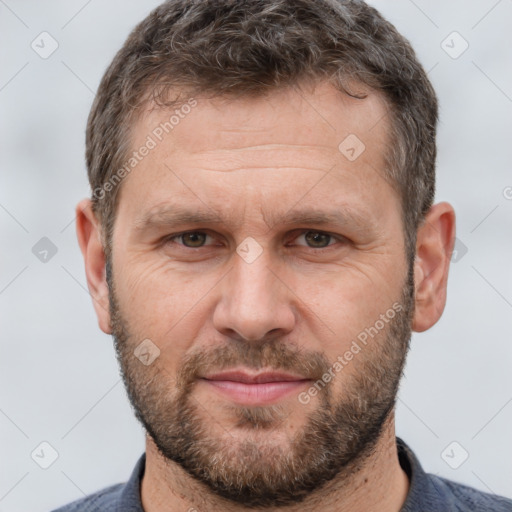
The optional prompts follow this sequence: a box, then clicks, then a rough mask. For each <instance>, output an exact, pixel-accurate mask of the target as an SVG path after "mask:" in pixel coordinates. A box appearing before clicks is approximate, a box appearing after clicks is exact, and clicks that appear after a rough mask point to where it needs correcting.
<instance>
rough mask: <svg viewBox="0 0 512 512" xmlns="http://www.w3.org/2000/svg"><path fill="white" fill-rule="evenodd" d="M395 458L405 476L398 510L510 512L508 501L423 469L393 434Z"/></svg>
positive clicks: (511, 508) (423, 511)
mask: <svg viewBox="0 0 512 512" xmlns="http://www.w3.org/2000/svg"><path fill="white" fill-rule="evenodd" d="M396 440H397V448H398V459H399V462H400V465H401V467H402V469H403V470H404V471H405V473H406V474H407V476H408V477H409V482H410V485H409V492H408V494H407V498H406V500H405V503H404V506H403V507H402V509H401V511H400V512H425V511H434V510H435V511H436V512H474V511H478V512H512V500H510V499H508V498H504V497H502V496H496V495H493V494H488V493H485V492H482V491H478V490H477V489H475V488H473V487H468V486H467V485H463V484H460V483H458V482H455V481H453V480H449V479H447V478H443V477H440V476H437V475H433V474H431V473H427V472H425V471H424V470H423V468H422V466H421V464H420V462H419V460H418V458H417V457H416V455H415V453H414V452H413V451H412V449H411V448H410V447H409V446H408V445H407V444H406V443H405V442H404V441H403V440H402V439H400V438H398V437H397V439H396Z"/></svg>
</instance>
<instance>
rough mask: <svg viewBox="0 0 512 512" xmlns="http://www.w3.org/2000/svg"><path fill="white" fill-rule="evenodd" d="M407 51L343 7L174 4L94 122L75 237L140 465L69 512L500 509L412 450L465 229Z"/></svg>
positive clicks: (150, 28)
mask: <svg viewBox="0 0 512 512" xmlns="http://www.w3.org/2000/svg"><path fill="white" fill-rule="evenodd" d="M436 124H437V100H436V96H435V92H434V91H433V89H432V86H431V84H430V83H429V81H428V78H427V76H426V74H425V72H424V70H423V68H422V67H421V65H420V64H419V63H418V61H417V59H416V57H415V54H414V52H413V50H412V49H411V47H410V45H409V43H408V42H407V41H406V40H404V38H403V37H402V36H400V35H399V34H398V33H397V32H396V30H395V29H394V27H393V26H392V25H390V24H389V23H388V22H386V21H385V20H384V19H383V18H382V17H381V16H380V15H379V13H378V12H377V11H375V10H374V9H372V8H370V7H368V6H367V5H366V4H365V3H363V2H361V1H346V0H315V1H314V2H312V1H307V0H275V1H272V0H236V1H234V0H216V1H213V0H212V1H205V0H173V1H170V2H167V3H165V4H163V5H161V6H160V7H159V8H157V9H156V10H155V11H154V12H153V13H151V14H150V15H149V16H148V18H147V19H145V20H144V21H143V22H142V23H141V24H140V25H139V26H137V27H136V28H135V30H134V31H133V32H132V34H131V35H130V36H129V38H128V40H127V41H126V43H125V44H124V46H123V48H122V49H121V50H120V51H119V53H118V54H117V56H116V57H115V59H114V61H113V62H112V64H111V65H110V67H109V69H108V70H107V72H106V74H105V76H104V78H103V80H102V82H101V84H100V87H99V90H98V94H97V97H96V100H95V102H94V105H93V108H92V111H91V114H90V118H89V122H88V127H87V165H88V172H89V179H90V183H91V188H92V198H91V199H87V200H83V201H82V202H80V204H79V205H78V206H77V232H78V239H79V243H80V247H81V250H82V253H83V255H84V260H85V267H86V274H87V281H88V285H89V289H90V291H91V295H92V297H93V299H94V300H93V302H94V307H95V310H96V313H97V316H98V321H99V325H100V328H101V329H102V330H103V331H104V332H105V333H111V334H112V335H113V337H114V342H115V347H116V352H117V355H118V359H119V363H120V366H121V370H122V375H123V378H124V382H125V385H126V388H127V391H128V395H129V397H130V400H131V403H132V405H133V408H134V410H135V413H136V416H137V418H138V419H139V420H140V421H141V423H142V424H143V426H144V428H145V430H146V432H147V436H146V453H145V454H144V455H143V456H142V457H141V458H140V460H139V462H138V463H137V466H136V468H135V469H134V470H133V473H132V476H131V478H130V480H129V481H128V482H127V484H123V485H122V484H118V485H116V486H113V487H110V488H108V489H105V490H103V491H101V492H99V493H96V494H95V495H92V496H89V497H86V498H85V499H83V500H81V501H79V502H76V503H74V504H71V505H68V506H67V507H64V508H62V509H60V510H61V511H85V510H87V511H108V510H119V511H123V512H126V511H142V510H144V511H146V512H154V511H163V512H166V511H189V512H191V511H199V512H200V511H208V512H217V511H243V510H275V511H277V510H287V511H290V512H294V511H298V510H300V511H313V510H330V511H331V510H332V511H337V512H345V511H352V512H354V511H356V512H358V511H377V510H378V511H381V512H388V511H389V512H392V511H399V510H401V511H407V512H413V511H418V512H419V511H422V512H424V511H430V510H432V511H433V510H435V511H452V510H453V511H455V510H457V511H461V510H464V511H466V510H479V511H491V510H492V511H505V510H509V511H510V510H512V501H510V500H507V499H505V498H500V497H497V496H492V495H489V494H485V493H481V492H479V491H476V490H474V489H471V488H468V487H465V486H463V485H460V484H458V483H455V482H451V481H448V480H445V479H443V478H439V477H436V476H433V475H429V474H426V473H425V472H424V471H423V469H422V467H421V465H420V463H419V461H418V460H417V458H416V457H415V455H414V453H413V452H412V451H411V450H410V448H408V446H407V445H406V444H405V443H404V442H403V441H402V440H401V439H398V438H397V437H396V435H395V426H394V406H395V399H396V393H397V389H398V384H399V381H400V377H401V374H402V370H403V367H404V362H405V357H406V354H407V351H408V347H409V340H410V336H411V330H415V331H417V332H421V331H424V330H426V329H429V328H430V327H431V326H433V325H434V324H435V323H436V322H437V321H438V319H439V318H440V316H441V314H442V312H443V309H444V305H445V300H446V285H447V277H448V269H449V262H450V256H451V252H452V249H453V244H454V237H455V214H454V211H453V208H452V207H451V206H450V205H449V204H448V203H439V204H435V205H434V204H433V198H434V189H435V157H436V144H435V133H436Z"/></svg>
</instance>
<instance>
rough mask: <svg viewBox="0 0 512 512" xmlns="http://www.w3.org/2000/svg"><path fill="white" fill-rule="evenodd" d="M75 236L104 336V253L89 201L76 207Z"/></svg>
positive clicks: (107, 325) (106, 316)
mask: <svg viewBox="0 0 512 512" xmlns="http://www.w3.org/2000/svg"><path fill="white" fill-rule="evenodd" d="M76 234H77V238H78V244H79V245H80V250H81V251H82V255H83V258H84V264H85V274H86V277H87V286H88V288H89V293H90V295H91V298H92V299H93V306H94V309H95V311H96V316H97V317H98V323H99V326H100V329H101V330H102V331H103V332H104V333H106V334H111V333H112V329H111V325H110V311H109V294H108V284H107V280H106V273H105V263H106V261H105V251H104V248H103V243H102V236H101V226H100V223H99V222H98V221H97V219H96V216H95V215H94V212H93V211H92V203H91V200H90V199H83V200H82V201H80V202H79V203H78V205H77V207H76Z"/></svg>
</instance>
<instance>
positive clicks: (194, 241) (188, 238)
mask: <svg viewBox="0 0 512 512" xmlns="http://www.w3.org/2000/svg"><path fill="white" fill-rule="evenodd" d="M207 237H208V235H207V234H206V233H201V232H200V231H190V232H189V233H183V234H182V235H179V236H178V237H176V238H180V239H181V241H182V242H183V245H184V246H185V247H192V248H196V247H201V246H202V245H203V244H204V243H205V241H206V238H207Z"/></svg>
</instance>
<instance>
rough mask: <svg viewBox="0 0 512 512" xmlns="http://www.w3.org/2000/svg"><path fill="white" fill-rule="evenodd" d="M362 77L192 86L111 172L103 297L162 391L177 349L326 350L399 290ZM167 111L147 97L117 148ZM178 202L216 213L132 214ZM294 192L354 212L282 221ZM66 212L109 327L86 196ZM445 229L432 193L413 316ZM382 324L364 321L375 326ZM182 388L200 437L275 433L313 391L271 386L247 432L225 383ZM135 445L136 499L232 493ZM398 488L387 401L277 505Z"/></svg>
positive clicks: (303, 199)
mask: <svg viewBox="0 0 512 512" xmlns="http://www.w3.org/2000/svg"><path fill="white" fill-rule="evenodd" d="M368 92H369V94H368V97H367V98H366V99H364V100H357V99H354V98H350V97H348V96H346V95H344V94H342V93H340V92H338V91H336V89H334V88H333V87H332V86H331V85H329V84H327V83H319V84H316V86H315V88H313V87H308V86H304V88H301V89H297V88H294V89H283V90H279V91H277V92H273V93H272V94H270V95H268V96H267V97H265V98H252V99H251V98H238V99H236V100H232V99H231V100H229V99H226V98H215V99H208V100H207V99H201V98H197V101H198V105H197V106H196V107H195V108H194V109H193V110H192V112H191V113H190V114H189V115H187V116H186V117H185V118H184V119H182V120H180V123H179V125H177V126H175V128H174V129H173V131H172V133H169V134H167V135H166V136H165V137H164V139H163V140H162V141H161V142H159V144H158V145H157V147H156V148H155V149H153V150H151V151H150V152H149V154H148V155H147V156H146V157H145V158H144V159H143V160H142V161H141V162H140V163H138V165H137V166H136V168H135V169H134V170H133V171H132V172H131V173H130V174H129V175H128V176H127V177H126V178H125V179H124V181H123V183H122V188H121V190H120V197H119V204H118V209H117V216H116V223H115V228H114V234H113V239H112V261H111V264H112V269H113V274H114V276H113V277H114V281H115V286H116V297H117V300H118V302H119V304H118V305H119V308H120V310H122V311H123V314H124V318H125V319H126V320H127V322H128V327H129V330H130V335H131V338H130V339H133V340H137V341H136V342H135V341H133V343H134V346H136V345H137V343H139V342H140V340H144V339H147V338H149V339H151V340H152V341H153V342H154V343H155V344H156V345H157V346H158V347H159V349H160V355H159V357H158V359H157V362H156V363H155V364H156V365H158V368H159V370H160V371H163V372H165V374H166V376H167V380H166V381H165V382H166V383H167V388H166V389H168V391H169V393H171V392H173V390H174V389H173V385H174V382H175V381H174V379H175V378H176V375H177V374H178V373H179V370H180V367H181V366H180V365H182V364H183V358H184V357H185V356H186V355H188V354H190V353H193V352H194V351H200V350H207V349H209V348H212V347H214V346H221V345H225V344H226V343H236V344H245V345H246V346H247V347H249V346H254V345H255V344H258V343H259V342H260V341H261V340H263V339H266V338H267V337H269V336H274V337H277V339H279V340H280V341H282V343H283V344H285V345H286V344H287V343H290V344H294V345H295V346H298V347H300V348H303V349H304V350H306V351H311V352H317V353H320V354H322V355H323V356H325V359H326V360H327V361H329V362H330V363H332V362H334V361H335V360H336V358H337V357H338V356H339V355H340V354H344V353H345V352H346V351H347V350H348V349H349V348H350V344H351V342H352V340H354V339H355V338H356V337H357V335H358V334H359V333H360V332H361V331H363V330H364V329H365V328H366V327H368V326H372V325H374V324H375V322H376V320H377V319H379V317H380V315H381V314H382V313H385V312H386V311H387V310H389V308H390V307H391V305H392V304H393V303H394V302H396V301H397V300H398V299H399V298H400V296H401V292H402V290H403V287H404V283H405V282H406V276H407V270H408V262H407V261H406V257H405V247H404V236H403V231H402V229H403V228H402V219H401V210H400V198H399V196H398V194H397V192H396V190H395V189H394V188H393V187H392V186H391V184H390V183H389V182H388V181H387V180H386V179H385V178H384V172H383V167H384V151H385V147H386V144H387V143H388V136H387V134H388V130H389V127H388V124H387V117H386V106H385V103H384V101H383V99H382V98H381V97H380V96H379V95H378V94H376V93H375V92H370V91H368ZM168 118H169V112H166V111H164V110H161V109H152V110H148V111H147V112H146V114H145V115H144V116H143V118H141V119H140V120H139V122H138V123H137V124H136V125H135V126H134V127H133V138H132V146H133V148H138V147H140V146H141V145H142V144H143V143H144V141H145V140H146V137H147V136H148V134H150V133H151V132H152V130H153V129H154V128H155V127H156V126H158V124H159V123H160V122H163V121H165V120H168ZM349 134H356V135H357V137H358V138H359V139H360V140H362V141H364V144H365V146H366V149H365V151H364V152H363V153H362V154H361V155H360V156H359V158H357V159H356V160H355V161H353V162H350V161H349V160H348V159H347V158H346V157H345V156H344V155H343V154H342V153H340V151H339V149H338V145H339V144H340V142H342V141H343V140H344V139H345V138H346V137H347V136H348V135H349ZM176 202H178V203H179V205H180V206H186V207H190V208H192V209H194V210H198V209H204V210H207V211H209V212H210V213H212V212H213V213H214V214H215V216H216V220H217V221H216V222H202V223H190V222H181V223H180V224H174V225H169V224H158V225H151V226H148V225H144V219H147V218H148V215H149V214H150V212H154V211H155V209H156V208H159V207H171V209H172V208H173V206H172V205H175V203H176ZM306 208H314V209H316V210H317V211H327V210H329V211H330V210H336V211H338V212H339V211H350V212H352V213H356V214H358V215H359V216H360V222H359V223H355V222H354V221H353V220H351V221H350V222H348V223H346V224H340V223H338V222H335V223H329V224H326V225H319V224H317V223H309V222H296V223H293V224H289V223H284V222H282V220H281V219H282V217H283V215H284V214H286V213H288V212H290V211H291V210H293V211H295V210H297V211H298V210H301V209H306ZM76 212H77V234H78V239H79V243H80V247H81V250H82V253H83V256H84V260H85V267H86V275H87V281H88V286H89V290H90V293H91V296H92V298H93V304H94V307H95V310H96V314H97V317H98V322H99V326H100V328H101V329H102V330H103V331H104V332H105V333H107V334H112V318H111V311H110V310H109V289H108V284H107V281H106V275H105V253H104V248H103V247H102V244H101V227H100V224H99V222H98V220H97V219H96V218H95V216H94V214H93V213H92V210H91V204H90V201H89V200H88V199H85V200H83V201H81V202H80V203H79V204H78V206H77V209H76ZM143 225H144V227H143V228H141V227H140V226H143ZM183 231H201V232H203V233H207V234H208V235H210V236H209V237H208V238H207V239H205V246H203V247H200V248H194V249H191V248H189V247H186V246H185V245H183V239H181V240H177V239H174V240H173V242H171V241H167V242H166V243H163V242H162V240H163V239H164V238H165V237H167V236H169V235H171V234H178V233H181V232H183ZM310 231H313V232H315V233H317V232H320V233H328V234H332V235H333V236H334V237H335V238H333V239H329V242H328V246H327V247H322V246H318V247H316V246H313V247H311V246H308V239H307V238H306V236H305V234H306V233H308V232H310ZM247 237H252V238H254V239H255V240H256V241H257V242H258V244H259V246H260V247H261V249H262V252H261V255H259V257H258V258H257V259H255V260H254V261H253V262H251V263H247V262H246V261H245V260H244V259H243V258H241V257H240V256H239V255H238V254H237V252H236V248H237V247H238V246H239V245H240V244H241V243H242V241H244V240H245V239H246V238H247ZM336 237H338V238H336ZM454 238H455V214H454V211H453V208H452V207H451V206H450V205H449V204H448V203H439V204H436V205H434V206H433V207H432V208H431V209H430V211H429V212H428V214H427V216H426V219H425V222H424V223H423V224H422V226H420V228H419V229H418V233H417V245H416V259H415V262H414V312H413V313H412V312H411V314H412V319H411V320H412V321H411V328H412V329H413V330H414V331H417V332H421V331H424V330H426V329H429V328H430V327H431V326H432V325H434V324H435V323H436V322H437V321H438V319H439V318H440V316H441V314H442V312H443V309H444V306H445V301H446V285H447V278H448V268H449V263H450V256H451V252H452V249H453V243H454ZM384 339H385V338H384V334H383V333H382V334H379V336H377V338H376V340H377V341H376V343H381V344H382V343H383V340H384ZM379 340H381V341H379ZM377 346H378V345H377ZM130 348H131V347H130ZM357 357H359V363H358V361H357ZM365 357H367V356H366V355H361V356H356V357H355V358H354V361H353V362H351V363H349V364H347V365H346V367H345V368H344V369H343V371H342V372H340V373H339V375H337V376H336V377H335V378H334V379H333V380H332V384H331V386H330V389H331V392H332V396H333V397H334V398H335V399H341V398H342V397H343V396H344V393H345V394H346V393H347V390H346V389H345V387H344V386H345V385H347V386H348V383H350V382H351V380H350V379H351V377H354V376H355V375H356V374H357V372H358V370H359V371H361V368H362V366H361V365H360V362H361V361H363V360H364V358H365ZM156 367H157V366H155V367H153V368H156ZM148 368H152V367H148ZM308 387H309V385H305V386H304V390H305V389H307V388H308ZM192 393H193V398H194V401H195V403H197V404H198V405H200V407H201V409H200V410H201V411H202V413H201V414H202V420H203V421H204V422H208V425H209V428H210V432H211V436H213V437H214V438H215V437H217V438H219V439H220V438H221V437H222V436H223V435H225V432H228V433H229V434H230V436H231V437H230V439H229V442H230V443H231V444H232V445H235V446H236V445H237V443H238V444H241V443H243V442H244V440H247V439H249V438H250V439H251V440H254V441H255V442H256V443H258V444H259V445H260V446H261V447H263V446H274V447H279V448H282V449H283V450H287V449H288V448H289V446H288V443H289V442H290V439H291V438H292V437H293V436H294V435H295V434H297V433H298V432H300V431H301V429H303V428H304V426H305V424H306V421H307V419H308V418H309V416H310V415H311V414H312V413H313V412H314V411H315V410H317V409H318V407H319V405H320V403H321V402H320V399H319V398H318V397H314V398H312V400H311V401H310V402H309V404H307V405H303V404H301V403H299V402H298V400H297V396H295V395H294V396H291V397H287V398H285V399H283V400H282V401H280V402H279V403H280V405H282V408H283V409H282V410H283V411H284V412H285V415H284V417H285V421H284V422H283V423H282V424H280V426H279V428H275V429H272V430H270V431H268V430H267V431H264V432H263V433H261V432H256V431H254V432H253V431H250V430H249V429H242V428H238V427H237V425H236V418H237V416H236V414H235V413H234V412H233V409H232V408H229V407H226V403H227V402H226V398H223V397H220V396H219V395H218V394H217V393H216V392H215V391H213V390H212V389H211V387H209V386H208V385H204V383H199V384H198V385H196V386H195V388H194V390H193V392H192ZM146 457H147V459H146V472H145V475H144V478H143V481H142V489H141V496H142V503H143V506H144V509H145V510H146V512H152V511H157V510H159V511H167V510H169V511H170V510H183V511H187V510H189V509H190V508H191V507H195V508H196V509H197V510H198V511H201V510H208V511H214V512H215V511H221V510H228V511H237V510H246V508H245V507H243V506H242V505H240V504H236V503H232V502H228V501H226V500H223V499H222V498H220V497H219V496H217V495H215V494H213V493H209V492H208V489H207V488H205V487H204V486H202V485H201V484H200V483H198V482H197V481H196V480H194V479H193V478H191V477H190V475H189V474H188V473H187V472H185V471H184V470H183V469H182V468H181V467H180V466H178V465H177V464H174V463H172V462H169V461H168V460H166V459H165V458H164V457H163V456H162V454H161V453H160V452H159V451H158V449H157V447H156V445H155V443H154V442H153V440H152V439H151V437H150V436H147V438H146ZM408 488H409V481H408V478H407V476H406V475H405V473H404V472H403V471H402V469H401V467H400V465H399V462H398V458H397V455H396V449H395V425H394V411H393V412H392V413H391V414H390V416H389V417H388V419H387V421H386V422H385V425H384V426H383V429H382V432H381V435H380V436H379V438H378V439H377V440H376V444H375V450H373V452H372V453H371V455H370V456H369V457H367V458H366V459H365V460H364V461H362V462H361V464H360V465H359V466H358V467H357V471H356V470H354V471H352V472H351V473H349V474H348V475H346V474H345V475H340V478H338V479H334V480H332V481H330V482H329V483H328V484H327V485H325V486H324V487H322V488H321V489H319V490H318V492H315V493H312V495H311V496H309V497H308V498H306V499H305V500H304V501H303V502H302V503H300V504H298V505H295V506H290V507H287V508H286V510H288V511H290V512H293V511H295V510H301V511H309V510H320V509H321V508H320V507H326V509H327V510H334V511H340V512H341V511H348V510H350V511H356V512H357V511H373V510H375V511H377V510H379V511H383V512H387V511H390V512H391V511H398V510H399V509H400V507H401V506H402V504H403V503H404V501H405V499H406V496H407V492H408ZM267 510H278V508H277V507H274V508H272V507H268V508H267Z"/></svg>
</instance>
